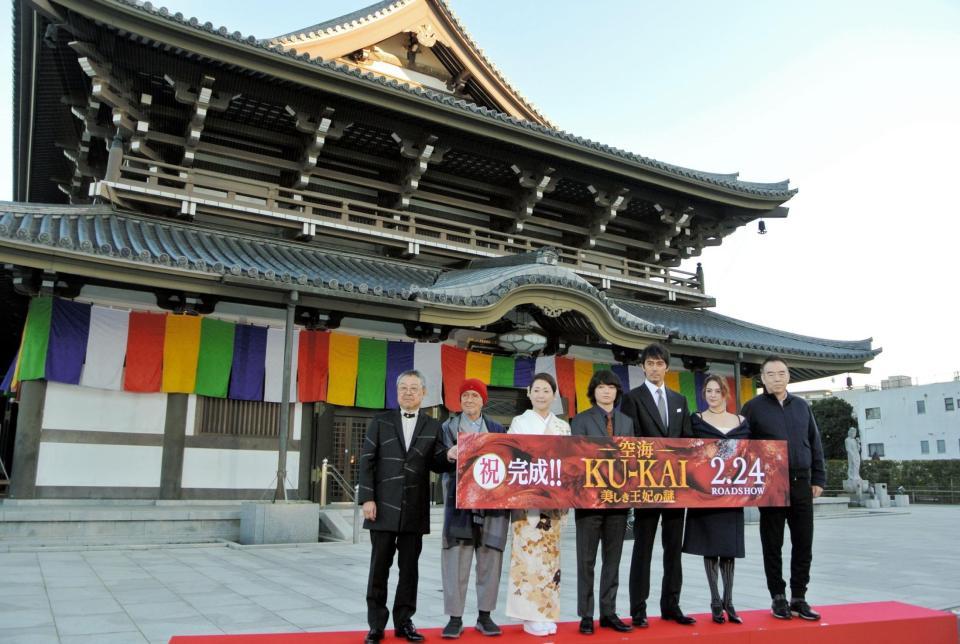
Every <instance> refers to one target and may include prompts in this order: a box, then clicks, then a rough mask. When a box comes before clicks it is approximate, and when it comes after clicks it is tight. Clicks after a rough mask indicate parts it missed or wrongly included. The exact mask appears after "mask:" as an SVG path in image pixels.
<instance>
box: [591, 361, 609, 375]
mask: <svg viewBox="0 0 960 644" xmlns="http://www.w3.org/2000/svg"><path fill="white" fill-rule="evenodd" d="M598 371H610V365H609V364H607V363H606V362H594V363H593V373H597V372H598Z"/></svg>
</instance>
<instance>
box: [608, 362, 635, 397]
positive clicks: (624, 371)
mask: <svg viewBox="0 0 960 644" xmlns="http://www.w3.org/2000/svg"><path fill="white" fill-rule="evenodd" d="M610 371H612V372H613V373H615V374H617V378H619V379H620V387H621V389H623V393H627V392H628V391H630V389H631V388H632V385H631V383H630V369H629V368H628V367H627V365H625V364H615V365H612V366H611V367H610Z"/></svg>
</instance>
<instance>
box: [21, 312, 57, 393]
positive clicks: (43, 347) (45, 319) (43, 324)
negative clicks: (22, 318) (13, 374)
mask: <svg viewBox="0 0 960 644" xmlns="http://www.w3.org/2000/svg"><path fill="white" fill-rule="evenodd" d="M52 316H53V298H52V297H35V298H33V299H32V300H30V309H29V310H28V311H27V324H26V328H25V329H24V332H23V348H22V349H21V350H20V371H19V379H20V380H21V381H23V380H40V379H41V378H43V377H45V376H46V370H47V346H48V345H49V342H50V319H51V317H52Z"/></svg>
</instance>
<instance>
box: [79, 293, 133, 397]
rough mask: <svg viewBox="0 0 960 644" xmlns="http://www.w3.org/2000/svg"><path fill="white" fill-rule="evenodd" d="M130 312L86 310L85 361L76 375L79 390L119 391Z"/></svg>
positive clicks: (94, 308)
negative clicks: (88, 316) (88, 323)
mask: <svg viewBox="0 0 960 644" xmlns="http://www.w3.org/2000/svg"><path fill="white" fill-rule="evenodd" d="M129 325H130V311H123V310H120V309H109V308H106V307H103V306H96V305H95V306H93V307H92V308H91V309H90V332H89V333H88V334H87V350H86V360H85V362H84V364H83V373H81V374H80V385H81V386H82V387H94V388H97V389H112V390H114V391H119V390H120V389H121V388H122V387H123V359H124V356H125V352H124V351H117V347H126V346H127V332H128V329H129Z"/></svg>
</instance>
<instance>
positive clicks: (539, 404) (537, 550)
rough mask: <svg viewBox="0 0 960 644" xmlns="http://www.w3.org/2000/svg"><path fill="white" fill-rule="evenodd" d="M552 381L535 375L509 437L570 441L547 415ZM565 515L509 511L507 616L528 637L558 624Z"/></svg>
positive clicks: (566, 432)
mask: <svg viewBox="0 0 960 644" xmlns="http://www.w3.org/2000/svg"><path fill="white" fill-rule="evenodd" d="M556 396H557V381H556V380H555V379H554V378H553V376H551V375H550V374H548V373H538V374H537V375H535V376H534V377H533V382H531V383H530V386H529V387H528V388H527V397H529V398H530V403H531V404H532V405H533V409H530V410H528V411H525V412H524V413H523V414H521V415H520V416H517V417H516V418H514V419H513V422H512V423H510V430H509V433H511V434H542V435H551V436H569V435H570V425H568V424H567V423H566V421H563V420H560V419H559V418H557V417H556V416H554V415H553V413H551V411H550V405H551V403H553V401H554V399H555V398H556ZM565 513H566V510H538V509H529V510H514V511H513V521H512V526H513V542H512V546H511V548H510V582H509V583H510V586H509V591H510V592H509V594H508V596H507V609H506V612H507V615H508V616H510V617H513V618H516V619H522V620H523V630H524V631H526V632H527V633H530V634H531V635H540V636H545V635H553V634H554V633H556V632H557V624H556V622H557V621H558V620H559V619H560V519H561V518H562V517H563V515H564V514H565Z"/></svg>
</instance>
